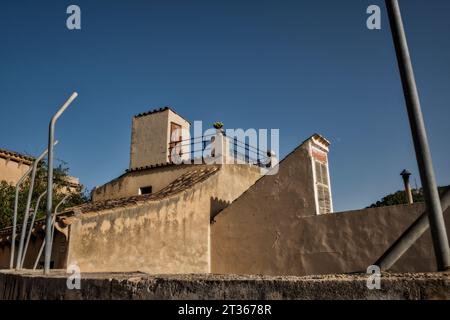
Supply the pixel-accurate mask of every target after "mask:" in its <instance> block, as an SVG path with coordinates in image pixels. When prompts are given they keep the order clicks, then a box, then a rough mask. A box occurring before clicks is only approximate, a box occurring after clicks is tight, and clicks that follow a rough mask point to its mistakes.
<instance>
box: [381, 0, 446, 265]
mask: <svg viewBox="0 0 450 320" xmlns="http://www.w3.org/2000/svg"><path fill="white" fill-rule="evenodd" d="M386 7H387V12H388V16H389V21H390V25H391V30H392V38H393V41H394V45H395V50H396V53H397V60H398V65H399V69H400V76H401V79H402V85H403V91H404V95H405V100H406V107H407V110H408V117H409V122H410V126H411V131H412V136H413V141H414V148H415V150H416V158H417V164H418V167H419V172H420V179H421V181H422V187H423V190H424V196H425V203H426V206H427V211H428V217H429V220H430V229H431V235H432V238H433V246H434V251H435V255H436V261H437V265H438V269H439V270H440V271H442V270H447V269H449V268H450V248H449V244H448V238H447V232H446V229H445V224H444V216H443V214H442V207H441V203H440V201H439V194H438V190H437V185H436V179H435V175H434V169H433V163H432V159H431V152H430V148H429V146H428V139H427V134H426V130H425V124H424V120H423V116H422V110H421V107H420V101H419V94H418V92H417V87H416V81H415V78H414V72H413V67H412V63H411V57H410V55H409V49H408V43H407V41H406V35H405V30H404V27H403V21H402V16H401V13H400V7H399V4H398V1H397V0H386Z"/></svg>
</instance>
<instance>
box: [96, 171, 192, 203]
mask: <svg viewBox="0 0 450 320" xmlns="http://www.w3.org/2000/svg"><path fill="white" fill-rule="evenodd" d="M192 167H193V166H192V165H183V164H181V165H173V166H167V167H161V168H152V169H147V170H141V171H134V172H129V173H126V174H124V175H122V176H120V177H119V178H117V179H114V180H112V181H110V182H108V183H106V184H104V185H103V186H101V187H97V188H95V189H94V190H93V192H92V201H102V200H109V199H117V198H123V197H131V196H135V195H138V194H139V188H141V187H146V186H152V192H157V191H159V190H161V189H162V188H164V187H165V186H167V185H168V184H169V183H170V182H172V181H173V180H175V179H176V178H178V177H179V176H181V175H182V174H184V173H186V172H187V171H189V170H192Z"/></svg>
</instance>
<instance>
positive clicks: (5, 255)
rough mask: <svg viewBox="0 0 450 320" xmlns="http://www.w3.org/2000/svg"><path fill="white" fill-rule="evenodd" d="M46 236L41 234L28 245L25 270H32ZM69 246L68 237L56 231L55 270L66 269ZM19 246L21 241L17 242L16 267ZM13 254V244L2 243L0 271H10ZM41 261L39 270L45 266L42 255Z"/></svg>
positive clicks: (32, 237)
mask: <svg viewBox="0 0 450 320" xmlns="http://www.w3.org/2000/svg"><path fill="white" fill-rule="evenodd" d="M43 237H44V235H43V234H40V235H38V236H31V238H30V243H29V245H28V250H27V255H26V257H25V261H24V264H23V267H24V268H25V269H32V268H33V265H34V262H35V261H36V258H37V256H38V253H39V249H40V248H41V245H42V241H43V239H44V238H43ZM17 239H20V235H18V236H17ZM67 245H68V242H67V240H66V237H65V236H64V235H63V234H62V233H60V232H58V231H56V230H55V238H54V241H53V246H52V259H51V261H52V262H53V263H52V264H53V265H54V268H57V269H61V268H66V260H67ZM18 246H19V241H18V240H17V243H16V250H15V251H16V253H15V255H14V265H16V259H17V250H18ZM10 254H11V244H10V243H9V242H8V243H6V242H1V243H0V269H8V268H9V259H10ZM40 261H41V262H42V263H41V264H38V269H39V268H41V265H43V262H44V256H43V254H42V256H41V259H40Z"/></svg>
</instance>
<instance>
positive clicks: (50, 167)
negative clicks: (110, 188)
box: [44, 92, 78, 274]
mask: <svg viewBox="0 0 450 320" xmlns="http://www.w3.org/2000/svg"><path fill="white" fill-rule="evenodd" d="M77 96H78V93H76V92H74V93H72V95H71V96H70V98H69V99H68V100H67V101H66V102H65V103H64V104H63V105H62V107H61V108H60V109H59V110H58V111H57V112H56V113H55V114H54V115H53V117H52V119H51V120H50V124H49V132H48V174H47V179H48V181H47V209H46V214H47V219H46V225H47V226H50V225H51V220H52V201H53V141H54V139H55V124H56V121H57V120H58V118H59V117H60V116H61V115H62V113H63V112H64V111H65V110H66V109H67V108H68V107H69V105H70V104H71V103H72V101H73V100H75V98H76V97H77ZM50 237H51V230H50V228H46V229H45V239H46V240H47V241H46V244H45V260H44V274H48V273H49V272H50V256H51V254H52V253H51V239H50Z"/></svg>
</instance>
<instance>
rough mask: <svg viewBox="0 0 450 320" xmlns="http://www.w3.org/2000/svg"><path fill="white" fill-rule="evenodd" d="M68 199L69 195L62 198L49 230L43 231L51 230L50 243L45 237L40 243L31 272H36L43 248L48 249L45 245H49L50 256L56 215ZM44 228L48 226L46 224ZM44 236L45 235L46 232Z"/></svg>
mask: <svg viewBox="0 0 450 320" xmlns="http://www.w3.org/2000/svg"><path fill="white" fill-rule="evenodd" d="M68 197H69V195H66V196H64V198H63V199H62V200H61V201H60V202H59V203H58V204H57V205H56V207H55V212H54V213H53V216H52V217H51V224H50V228H47V227H46V228H45V230H47V229H48V230H51V231H50V242H47V241H48V239H47V237H46V238H45V239H44V240H43V241H42V245H41V248H40V249H39V253H38V255H37V257H36V261H35V262H34V265H33V270H36V267H37V265H38V263H39V259H41V255H42V250H43V249H44V246H45V249H46V250H47V247H48V246H47V245H46V244H47V243H50V256H51V252H52V244H53V237H54V235H55V232H54V230H55V221H56V215H57V214H58V209H59V207H60V205H62V204H63V203H64V202H66V200H67V198H68ZM46 226H48V224H46ZM45 234H46V235H47V232H46V233H45ZM44 263H45V261H44Z"/></svg>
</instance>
